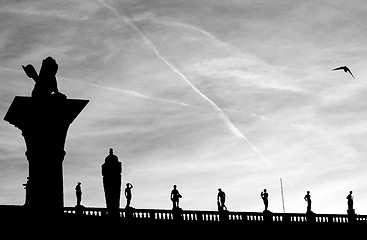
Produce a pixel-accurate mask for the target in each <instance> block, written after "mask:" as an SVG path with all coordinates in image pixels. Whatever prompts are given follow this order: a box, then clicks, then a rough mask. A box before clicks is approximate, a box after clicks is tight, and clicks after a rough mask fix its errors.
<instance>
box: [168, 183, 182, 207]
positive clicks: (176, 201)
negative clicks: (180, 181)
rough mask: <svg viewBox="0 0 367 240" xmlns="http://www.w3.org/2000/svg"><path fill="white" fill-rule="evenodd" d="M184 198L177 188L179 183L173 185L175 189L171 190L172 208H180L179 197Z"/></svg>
mask: <svg viewBox="0 0 367 240" xmlns="http://www.w3.org/2000/svg"><path fill="white" fill-rule="evenodd" d="M180 198H182V196H181V194H180V193H179V191H178V190H177V185H173V189H172V191H171V201H172V203H173V208H172V209H178V208H179V199H180Z"/></svg>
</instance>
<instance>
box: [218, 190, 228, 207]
mask: <svg viewBox="0 0 367 240" xmlns="http://www.w3.org/2000/svg"><path fill="white" fill-rule="evenodd" d="M225 202H226V194H225V192H223V191H222V189H221V188H219V189H218V195H217V204H218V210H219V211H223V210H227V207H226V205H225Z"/></svg>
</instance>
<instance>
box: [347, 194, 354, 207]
mask: <svg viewBox="0 0 367 240" xmlns="http://www.w3.org/2000/svg"><path fill="white" fill-rule="evenodd" d="M352 193H353V191H350V192H349V194H348V196H347V199H348V212H351V211H353V196H352Z"/></svg>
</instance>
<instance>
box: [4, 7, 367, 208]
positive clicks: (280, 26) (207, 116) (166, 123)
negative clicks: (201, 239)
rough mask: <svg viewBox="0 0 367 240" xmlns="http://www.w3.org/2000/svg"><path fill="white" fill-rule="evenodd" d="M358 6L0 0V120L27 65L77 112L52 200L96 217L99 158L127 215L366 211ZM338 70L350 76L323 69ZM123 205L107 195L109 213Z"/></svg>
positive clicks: (14, 134) (19, 149)
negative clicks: (59, 190)
mask: <svg viewBox="0 0 367 240" xmlns="http://www.w3.org/2000/svg"><path fill="white" fill-rule="evenodd" d="M366 14H367V2H366V1H363V0H361V1H339V0H330V1H326V0H325V1H322V0H309V1H294V0H289V1H287V0H279V1H276V0H267V1H265V0H256V1H249V0H226V1H219V0H218V1H217V0H182V1H179V0H156V1H152V0H151V1H149V0H125V1H108V0H106V1H103V0H100V1H98V0H94V1H91V0H88V1H81V0H63V1H49V0H44V1H39V0H37V1H35V0H27V1H20V0H17V1H15V0H5V1H4V0H3V1H0V49H1V50H0V78H1V80H0V112H1V114H2V116H5V114H6V111H7V109H8V107H9V106H10V104H11V102H12V100H13V98H14V97H15V96H17V95H20V96H29V95H30V93H31V91H32V89H33V85H34V84H33V81H32V80H30V79H29V78H27V77H26V75H25V74H24V72H23V71H22V68H21V65H25V64H29V63H30V64H33V65H34V66H35V67H36V69H37V70H38V69H39V67H40V64H41V61H42V59H43V58H45V57H47V56H52V57H54V58H55V59H56V61H57V62H58V64H59V72H58V74H57V79H58V85H59V90H60V91H61V92H63V93H64V94H66V95H67V96H68V98H81V99H88V100H90V102H89V104H88V105H87V107H86V108H85V109H84V111H83V112H82V113H81V114H80V115H79V117H78V118H77V119H76V120H75V121H74V123H73V124H72V125H71V126H70V128H69V132H68V136H67V142H66V146H65V151H66V153H67V154H66V157H65V160H64V198H65V205H66V206H74V205H75V203H76V199H75V191H74V187H75V185H76V183H77V182H78V181H80V182H82V189H83V199H82V204H83V205H85V206H91V207H104V206H105V202H104V193H103V187H102V177H101V164H102V163H103V162H104V158H105V157H106V156H107V154H108V149H109V148H110V147H112V148H113V149H114V152H115V154H116V155H117V156H118V157H119V159H120V161H122V162H123V168H124V169H123V181H124V182H123V186H124V184H125V183H126V182H131V183H132V184H133V185H134V188H133V200H132V206H133V207H135V208H158V209H170V208H171V207H172V206H171V205H172V204H171V202H170V200H169V195H170V191H171V189H172V185H173V184H177V185H178V190H179V191H180V193H181V194H182V195H183V198H182V200H181V203H180V205H181V207H182V208H183V209H200V210H215V209H216V194H217V189H218V188H219V187H220V188H222V189H223V190H224V191H225V192H226V194H227V206H228V209H229V210H231V211H258V212H260V211H262V210H263V203H262V200H261V198H260V192H261V190H262V189H264V188H266V189H268V192H269V202H270V203H269V209H270V210H271V211H273V212H282V211H283V210H282V201H281V194H280V178H282V179H283V186H284V196H285V210H286V212H305V211H306V202H305V201H304V200H303V197H304V195H305V194H306V191H307V190H309V191H311V197H312V200H313V211H314V212H316V213H346V209H347V203H346V196H347V194H348V193H349V191H350V190H353V192H354V196H355V209H356V212H357V213H359V214H367V205H366V204H365V203H366V202H367V181H366V178H367V177H366V172H367V161H366V160H367V101H366V92H367V82H366V81H365V79H367V68H365V67H364V66H366V65H367V58H366V55H367V49H366V48H365V44H366V39H367V22H366V17H365V16H366ZM343 65H347V66H349V67H350V69H351V70H352V72H353V74H354V75H355V77H356V79H353V78H352V77H351V76H350V75H348V74H346V73H344V72H343V71H335V72H334V71H331V69H333V68H335V67H338V66H343ZM0 134H1V135H0V204H23V203H24V194H25V191H24V189H23V187H22V184H23V183H24V182H25V181H26V177H27V176H28V162H27V160H26V157H25V155H24V152H25V151H26V148H25V143H24V140H23V137H22V135H21V132H20V130H19V129H17V128H15V127H14V126H13V125H10V124H9V123H7V122H5V121H0ZM125 204H126V199H125V198H124V197H123V196H122V198H121V206H122V207H124V206H125Z"/></svg>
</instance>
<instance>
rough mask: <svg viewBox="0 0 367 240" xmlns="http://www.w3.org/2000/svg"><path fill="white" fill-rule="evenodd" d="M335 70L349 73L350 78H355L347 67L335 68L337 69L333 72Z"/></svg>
mask: <svg viewBox="0 0 367 240" xmlns="http://www.w3.org/2000/svg"><path fill="white" fill-rule="evenodd" d="M335 70H344V72H346V73H348V72H349V73H350V75H352V77H353V78H354V79H355V77H354V76H353V74H352V72H351V71H350V69H349V68H348V67H347V66H342V67H337V68H334V69H333V71H335Z"/></svg>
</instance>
